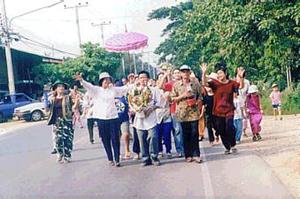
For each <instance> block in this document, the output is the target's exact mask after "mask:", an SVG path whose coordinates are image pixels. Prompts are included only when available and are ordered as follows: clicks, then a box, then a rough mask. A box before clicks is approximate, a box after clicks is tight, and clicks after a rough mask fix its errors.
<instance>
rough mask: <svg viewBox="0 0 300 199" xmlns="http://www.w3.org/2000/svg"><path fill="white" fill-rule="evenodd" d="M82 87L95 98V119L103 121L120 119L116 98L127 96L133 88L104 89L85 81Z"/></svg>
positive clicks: (129, 86)
mask: <svg viewBox="0 0 300 199" xmlns="http://www.w3.org/2000/svg"><path fill="white" fill-rule="evenodd" d="M82 85H83V87H84V88H85V89H86V90H87V91H88V92H89V95H90V96H91V97H92V98H93V104H94V106H93V118H94V119H102V120H109V119H116V118H118V111H117V107H116V105H115V97H122V96H124V95H126V93H127V92H128V91H129V90H130V89H131V88H132V87H133V86H131V85H128V86H122V87H109V88H106V89H104V88H102V87H100V86H94V85H92V84H91V83H89V82H86V81H84V80H83V81H82Z"/></svg>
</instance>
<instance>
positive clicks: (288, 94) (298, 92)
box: [261, 84, 300, 115]
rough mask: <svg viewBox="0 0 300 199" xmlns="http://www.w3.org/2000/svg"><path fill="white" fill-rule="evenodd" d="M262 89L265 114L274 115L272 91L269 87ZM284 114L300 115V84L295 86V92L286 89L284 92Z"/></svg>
mask: <svg viewBox="0 0 300 199" xmlns="http://www.w3.org/2000/svg"><path fill="white" fill-rule="evenodd" d="M267 88H269V89H267ZM262 89H263V90H262V92H261V93H262V102H261V103H262V107H263V110H264V113H265V114H266V115H272V114H273V109H272V103H271V99H270V98H269V96H270V93H271V91H272V90H271V89H270V87H267V86H265V87H264V88H262ZM282 113H283V114H286V115H289V114H297V113H300V84H298V85H295V86H294V89H293V90H289V89H285V90H283V91H282Z"/></svg>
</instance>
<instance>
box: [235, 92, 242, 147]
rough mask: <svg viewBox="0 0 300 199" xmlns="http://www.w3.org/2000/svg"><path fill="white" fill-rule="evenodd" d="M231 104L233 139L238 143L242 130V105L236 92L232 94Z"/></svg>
mask: <svg viewBox="0 0 300 199" xmlns="http://www.w3.org/2000/svg"><path fill="white" fill-rule="evenodd" d="M233 104H234V107H235V110H234V118H233V125H234V128H235V141H236V143H237V144H239V143H240V141H241V135H242V131H243V112H242V107H243V105H242V100H241V98H240V96H238V95H237V94H236V93H235V94H234V99H233Z"/></svg>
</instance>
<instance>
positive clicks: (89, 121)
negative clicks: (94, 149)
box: [87, 118, 94, 142]
mask: <svg viewBox="0 0 300 199" xmlns="http://www.w3.org/2000/svg"><path fill="white" fill-rule="evenodd" d="M87 128H88V131H89V137H90V142H94V130H93V129H94V119H93V118H88V119H87Z"/></svg>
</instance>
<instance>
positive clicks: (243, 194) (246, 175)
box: [0, 123, 293, 199]
mask: <svg viewBox="0 0 300 199" xmlns="http://www.w3.org/2000/svg"><path fill="white" fill-rule="evenodd" d="M50 132H51V128H50V127H48V126H46V125H45V124H44V123H39V124H37V125H34V126H32V127H26V128H25V129H17V130H15V131H13V132H10V133H7V134H4V135H1V136H0V171H1V172H0V198H3V199H7V198H9V199H10V198H37V199H42V198H51V199H52V198H101V199H102V198H110V199H114V198H209V199H213V198H216V199H219V198H228V199H235V198H246V199H247V198H255V199H259V198H262V199H266V198H268V199H269V198H274V199H289V198H293V197H292V195H291V193H289V191H288V190H287V189H286V187H284V185H283V184H282V183H281V182H280V180H278V178H277V177H276V176H275V174H274V173H273V172H272V170H271V169H270V167H269V166H268V164H266V163H265V162H264V160H262V159H261V158H260V157H259V156H258V155H256V153H255V152H253V151H251V150H248V149H247V148H246V147H244V146H243V144H241V145H239V146H238V148H239V153H238V154H237V155H227V156H225V155H223V152H224V150H223V148H222V146H221V145H219V146H214V147H210V146H208V143H207V141H205V142H201V143H200V145H201V153H202V156H203V158H204V159H205V161H204V163H202V164H200V165H199V164H195V163H185V162H184V159H176V158H173V159H170V160H167V159H163V160H162V161H161V162H162V165H161V166H159V167H155V166H149V167H141V166H140V163H139V162H138V161H134V160H128V161H123V162H122V167H120V168H116V167H111V166H109V165H108V164H107V160H106V157H105V154H104V149H103V146H102V144H101V143H100V142H99V138H98V136H96V137H97V139H96V140H97V142H96V143H95V144H93V145H91V144H90V143H89V141H88V134H87V132H86V129H83V130H81V129H76V131H75V139H74V143H75V144H74V151H73V161H72V162H71V163H69V164H58V163H56V161H55V160H56V156H55V155H50V151H51V133H50Z"/></svg>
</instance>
